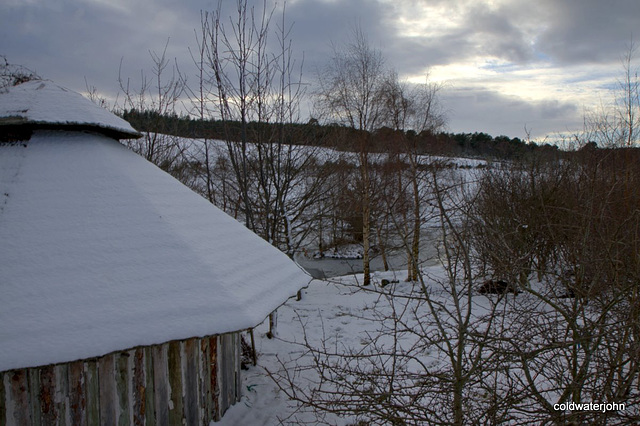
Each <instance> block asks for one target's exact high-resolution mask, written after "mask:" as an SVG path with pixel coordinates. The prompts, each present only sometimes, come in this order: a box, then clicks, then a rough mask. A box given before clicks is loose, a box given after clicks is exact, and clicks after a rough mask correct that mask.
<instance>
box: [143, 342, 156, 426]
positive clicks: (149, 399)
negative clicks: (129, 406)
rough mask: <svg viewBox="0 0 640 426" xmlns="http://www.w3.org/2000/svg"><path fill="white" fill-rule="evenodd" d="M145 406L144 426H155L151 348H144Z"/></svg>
mask: <svg viewBox="0 0 640 426" xmlns="http://www.w3.org/2000/svg"><path fill="white" fill-rule="evenodd" d="M144 379H145V389H144V394H145V404H144V419H145V422H146V426H155V425H156V404H155V391H154V387H155V386H154V384H153V353H152V350H151V347H149V346H147V347H145V348H144Z"/></svg>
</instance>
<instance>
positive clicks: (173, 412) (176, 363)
mask: <svg viewBox="0 0 640 426" xmlns="http://www.w3.org/2000/svg"><path fill="white" fill-rule="evenodd" d="M169 386H170V389H171V392H170V394H171V403H170V405H169V423H170V424H172V425H180V424H182V419H183V417H184V407H183V405H182V359H181V357H180V342H179V341H175V340H174V341H173V342H169Z"/></svg>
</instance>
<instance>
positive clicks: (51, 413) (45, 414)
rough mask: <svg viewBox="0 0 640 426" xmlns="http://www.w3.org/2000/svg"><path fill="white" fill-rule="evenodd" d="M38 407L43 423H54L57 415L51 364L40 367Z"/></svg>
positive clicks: (53, 373) (53, 375)
mask: <svg viewBox="0 0 640 426" xmlns="http://www.w3.org/2000/svg"><path fill="white" fill-rule="evenodd" d="M39 370H40V407H41V410H42V416H41V421H42V423H43V424H55V423H56V419H57V418H58V416H57V415H56V408H55V404H54V395H55V371H54V369H53V366H46V367H40V368H39Z"/></svg>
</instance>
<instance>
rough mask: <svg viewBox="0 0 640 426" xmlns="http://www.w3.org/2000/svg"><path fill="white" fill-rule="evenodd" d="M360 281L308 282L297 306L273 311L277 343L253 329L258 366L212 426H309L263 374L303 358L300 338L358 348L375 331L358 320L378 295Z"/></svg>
mask: <svg viewBox="0 0 640 426" xmlns="http://www.w3.org/2000/svg"><path fill="white" fill-rule="evenodd" d="M392 274H393V273H391V275H392ZM388 275H389V273H386V274H380V273H378V274H376V275H374V280H375V281H377V282H378V283H379V280H380V279H381V277H382V276H384V277H387V276H388ZM376 278H377V280H376ZM389 278H391V277H389ZM398 278H400V281H401V283H399V284H397V285H399V286H411V284H409V283H404V282H402V278H401V277H398ZM361 279H362V275H361V274H360V275H351V276H345V277H341V278H335V279H332V280H331V281H320V280H314V281H312V282H311V284H310V285H309V287H308V288H306V289H305V290H303V297H302V300H301V301H296V300H295V299H290V300H289V301H288V302H287V303H286V304H285V305H283V306H282V307H280V308H279V309H278V336H277V338H275V339H268V338H267V337H266V333H267V331H268V321H265V323H263V324H261V325H260V326H258V327H257V328H256V329H255V339H256V350H257V352H258V366H257V367H250V369H249V371H245V372H243V376H242V377H243V382H244V383H243V398H242V401H240V403H238V404H236V405H235V406H233V407H231V408H230V409H229V411H227V413H226V414H225V415H224V417H223V418H222V421H221V422H220V423H218V424H220V425H229V426H230V425H279V424H305V423H308V424H314V423H315V422H316V421H317V419H316V417H315V416H314V415H313V413H311V412H309V411H308V410H305V409H304V408H303V407H300V406H298V405H297V404H296V403H295V402H293V401H289V400H288V398H287V396H286V395H285V394H284V393H283V392H281V391H280V390H279V389H278V387H277V386H276V384H275V383H274V381H273V380H272V379H271V378H270V377H269V376H268V374H267V371H270V372H276V371H278V370H279V369H280V368H282V367H281V365H280V362H279V360H280V361H283V362H290V361H291V360H296V359H298V358H300V357H304V354H305V351H306V348H305V347H303V346H301V345H299V344H298V343H302V342H304V338H305V333H306V334H307V336H314V337H316V338H321V337H322V336H323V335H324V336H325V338H329V339H330V340H331V339H333V340H335V339H337V340H338V341H340V342H341V343H344V344H347V345H349V344H356V345H358V344H359V342H360V338H361V337H362V336H364V335H366V333H367V331H372V332H373V331H375V329H376V328H377V327H378V324H375V323H372V322H371V321H368V320H366V319H363V318H362V317H363V313H364V312H365V311H367V310H368V309H369V308H370V307H371V306H373V305H374V304H375V303H376V301H377V300H378V299H379V297H380V295H379V294H377V293H375V292H370V291H366V290H362V289H361V288H359V287H358V280H360V281H361ZM375 281H374V282H375ZM358 317H361V318H359V319H358ZM306 361H308V360H306ZM306 361H302V360H300V362H306ZM325 421H326V422H327V423H330V424H335V425H350V424H353V423H354V421H353V419H349V418H339V417H337V416H329V417H327V418H326V419H325Z"/></svg>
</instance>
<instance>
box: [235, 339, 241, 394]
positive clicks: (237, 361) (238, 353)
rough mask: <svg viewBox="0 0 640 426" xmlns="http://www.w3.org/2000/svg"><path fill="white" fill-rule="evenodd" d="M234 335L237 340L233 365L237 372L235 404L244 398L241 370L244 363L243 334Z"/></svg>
mask: <svg viewBox="0 0 640 426" xmlns="http://www.w3.org/2000/svg"><path fill="white" fill-rule="evenodd" d="M233 335H234V336H235V337H234V342H235V346H234V347H235V353H236V356H235V362H234V365H233V370H234V373H235V381H234V387H235V395H236V399H235V401H233V403H234V404H235V403H236V402H240V399H241V398H242V376H241V370H242V368H240V364H241V363H242V334H241V333H239V332H238V333H233Z"/></svg>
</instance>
